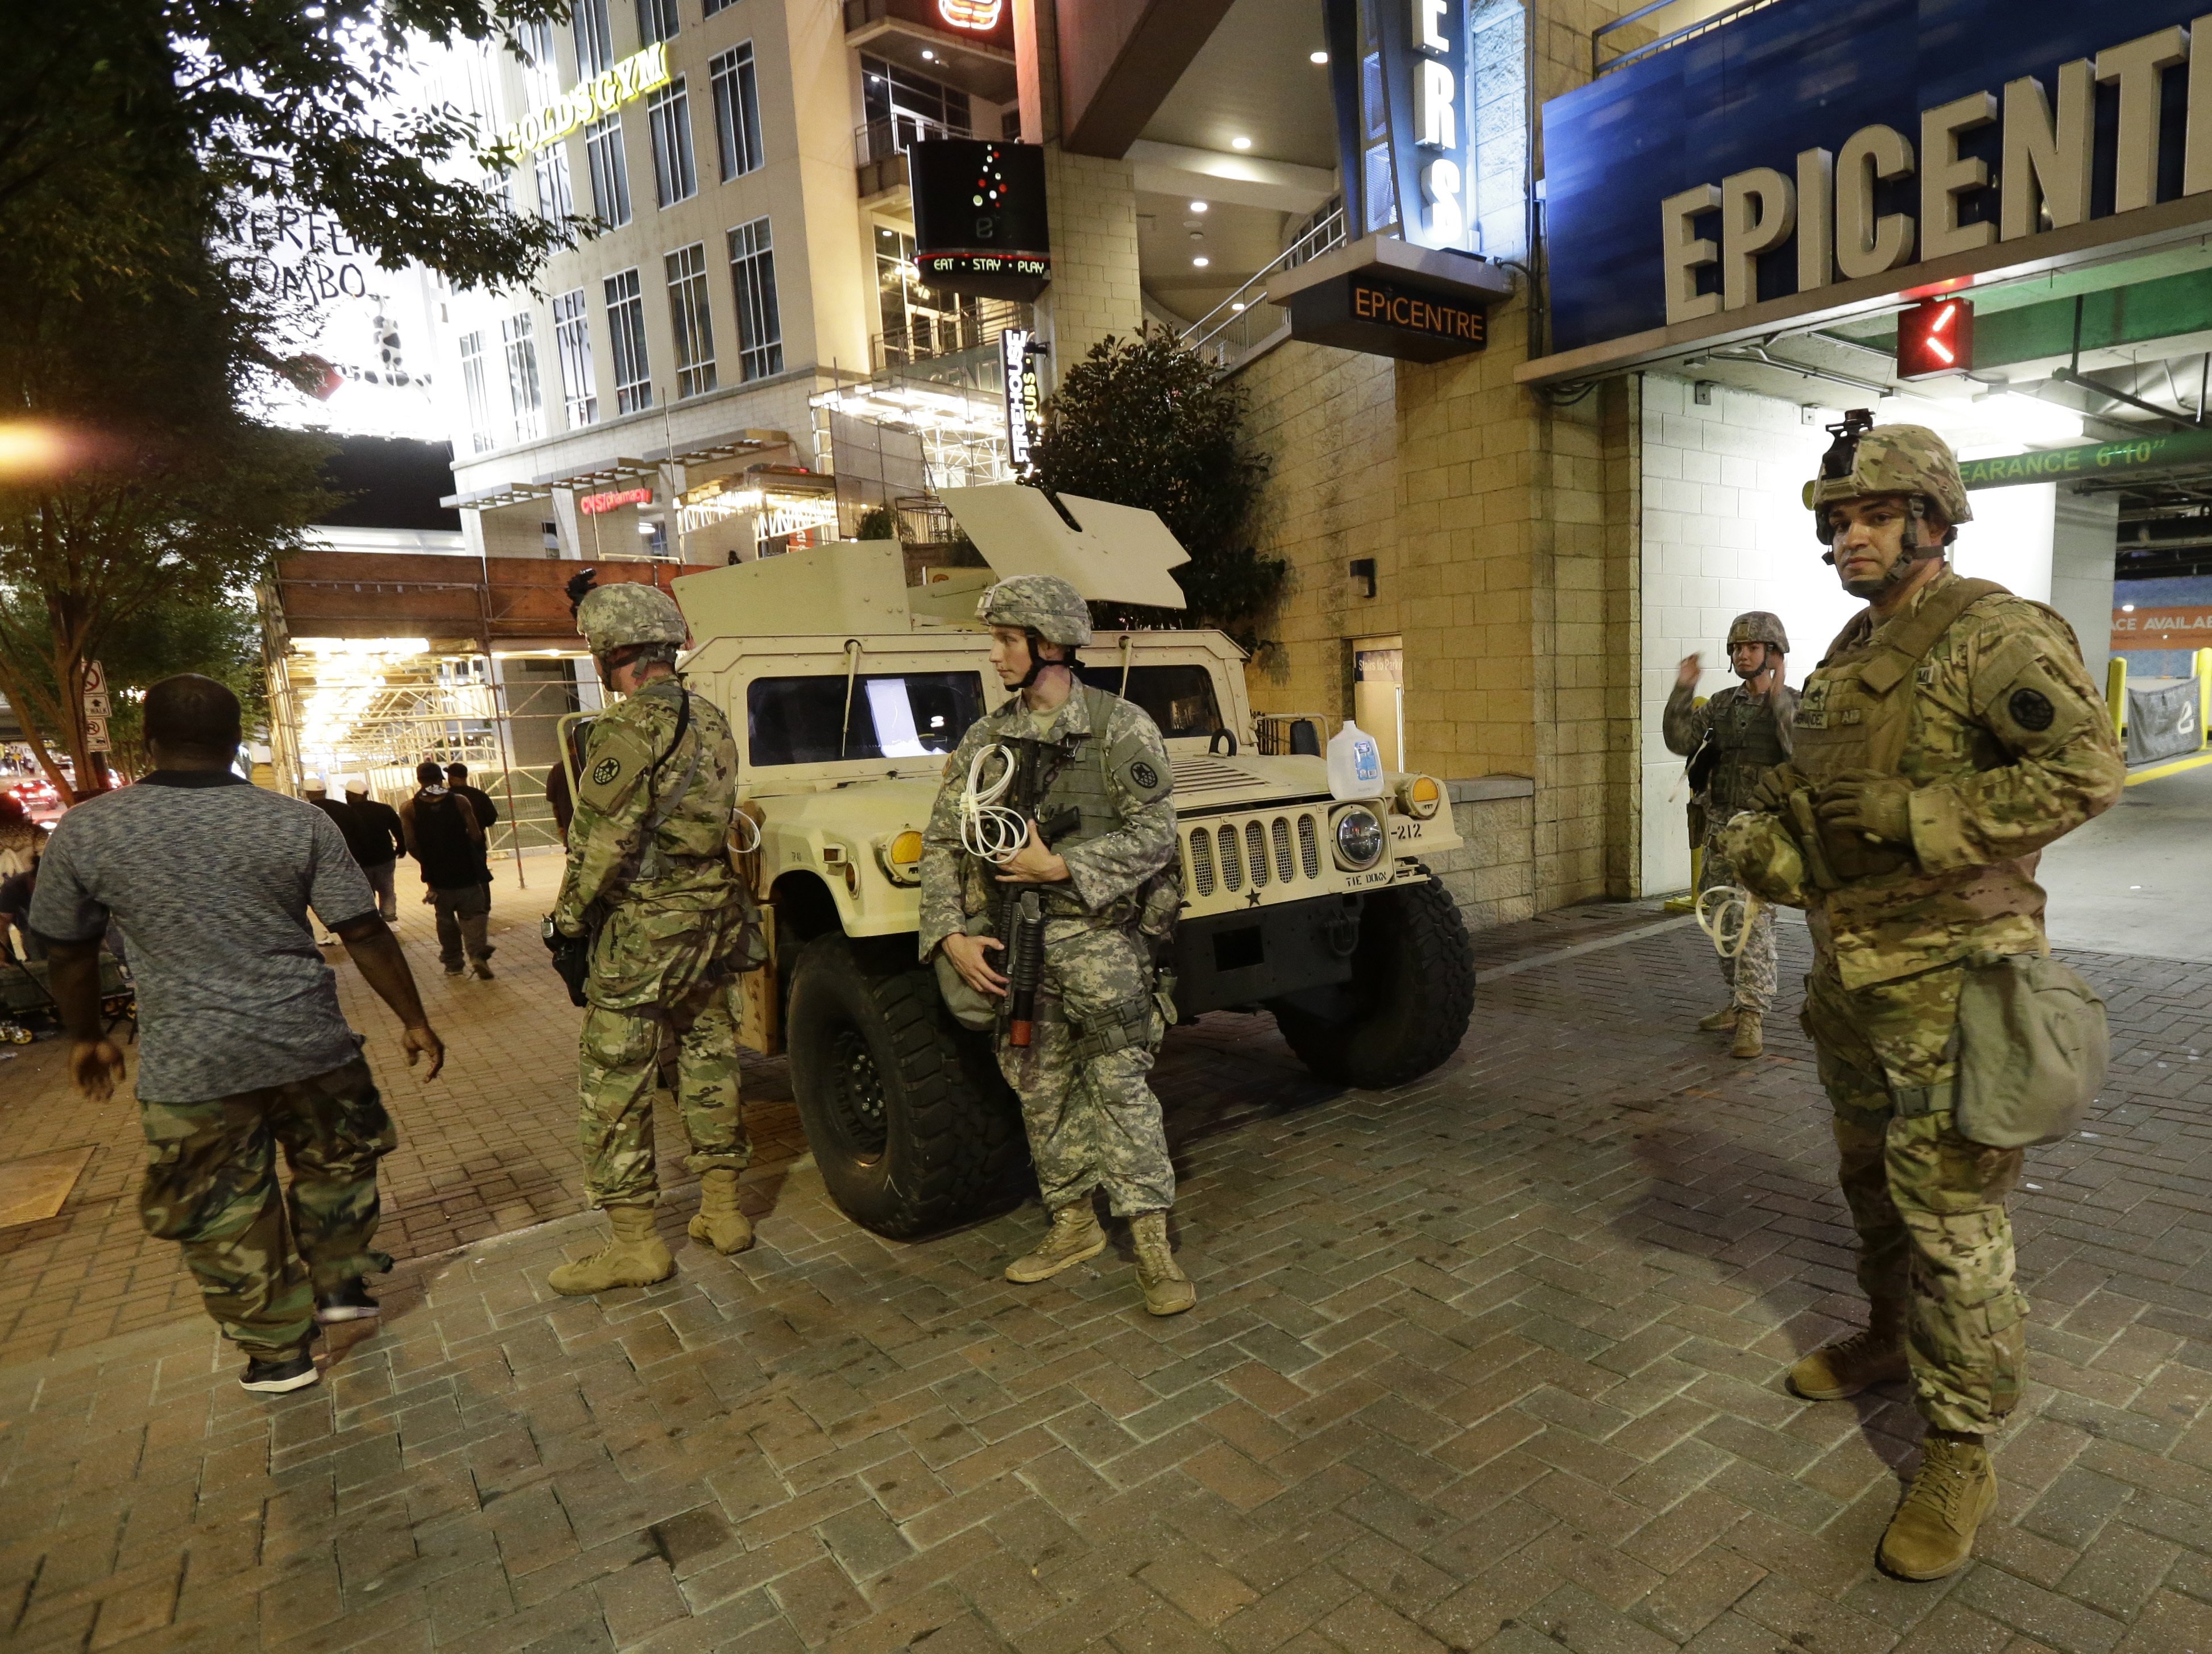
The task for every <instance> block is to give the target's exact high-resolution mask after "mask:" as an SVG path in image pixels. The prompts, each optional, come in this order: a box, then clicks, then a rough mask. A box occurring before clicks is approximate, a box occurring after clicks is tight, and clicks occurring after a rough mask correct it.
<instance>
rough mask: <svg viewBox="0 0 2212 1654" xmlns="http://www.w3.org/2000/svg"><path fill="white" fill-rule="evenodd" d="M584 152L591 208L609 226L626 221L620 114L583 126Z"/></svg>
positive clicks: (626, 186)
mask: <svg viewBox="0 0 2212 1654" xmlns="http://www.w3.org/2000/svg"><path fill="white" fill-rule="evenodd" d="M584 155H585V159H586V160H587V161H590V162H591V167H592V210H593V211H594V212H596V213H598V214H599V216H600V217H601V218H603V219H605V221H606V222H607V224H608V227H609V228H619V227H620V226H622V225H623V224H627V223H628V222H629V172H628V171H627V170H626V169H625V168H624V167H623V138H622V116H621V115H620V114H612V115H609V116H607V117H606V118H605V119H603V120H595V121H593V122H592V124H591V125H589V126H586V128H585V129H584Z"/></svg>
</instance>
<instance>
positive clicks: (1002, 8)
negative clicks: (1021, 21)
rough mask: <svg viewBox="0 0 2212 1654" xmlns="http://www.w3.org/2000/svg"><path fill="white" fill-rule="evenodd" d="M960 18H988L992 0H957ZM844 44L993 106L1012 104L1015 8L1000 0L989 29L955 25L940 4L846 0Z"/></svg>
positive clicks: (927, 0) (924, 0)
mask: <svg viewBox="0 0 2212 1654" xmlns="http://www.w3.org/2000/svg"><path fill="white" fill-rule="evenodd" d="M953 9H955V10H956V11H957V12H958V13H959V14H960V15H962V16H963V17H968V18H972V19H978V20H980V19H981V17H984V16H987V15H989V14H990V11H991V7H990V4H989V0H953ZM845 44H846V45H847V46H866V48H867V49H868V51H869V52H870V53H871V54H872V55H873V56H876V57H878V58H885V59H887V60H888V61H890V62H891V63H895V64H902V65H903V66H904V67H906V68H908V69H911V70H914V71H915V73H916V74H919V75H926V76H928V77H929V78H930V79H931V80H934V81H943V82H945V83H946V84H947V85H950V86H957V87H958V88H960V89H961V90H962V91H963V92H967V93H969V94H972V95H974V96H975V97H979V98H987V99H988V100H990V101H991V102H993V103H998V104H1006V103H1012V101H1013V100H1014V5H1013V0H1001V3H1000V5H999V6H998V8H997V17H996V19H995V21H994V23H993V25H992V27H988V28H981V29H979V28H975V27H964V26H963V27H954V26H953V25H952V24H951V23H949V22H948V21H946V17H945V11H944V10H943V9H940V7H939V0H845Z"/></svg>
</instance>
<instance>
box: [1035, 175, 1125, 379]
mask: <svg viewBox="0 0 2212 1654" xmlns="http://www.w3.org/2000/svg"><path fill="white" fill-rule="evenodd" d="M1044 155H1045V160H1044V166H1045V198H1046V200H1047V202H1048V204H1049V207H1050V210H1051V214H1052V245H1053V253H1052V285H1051V286H1050V287H1048V288H1047V289H1045V292H1044V296H1043V297H1042V299H1041V300H1039V301H1038V303H1037V331H1038V332H1039V333H1040V334H1042V336H1043V337H1044V341H1045V343H1046V344H1048V346H1049V347H1050V348H1051V350H1052V356H1051V360H1050V362H1049V365H1048V368H1049V376H1048V389H1049V387H1050V386H1051V385H1056V384H1058V383H1059V381H1060V375H1061V374H1065V373H1066V372H1067V370H1068V369H1069V368H1073V366H1075V364H1076V363H1077V362H1080V361H1082V360H1083V357H1084V354H1085V352H1086V351H1088V350H1090V349H1091V346H1092V345H1094V344H1097V343H1098V342H1099V341H1100V340H1101V339H1103V338H1105V337H1108V336H1109V335H1116V336H1119V337H1124V338H1126V337H1128V336H1129V335H1130V334H1132V333H1134V332H1135V331H1137V330H1138V328H1139V326H1141V325H1143V323H1144V319H1145V295H1144V289H1143V288H1142V287H1141V286H1140V285H1139V282H1138V278H1137V185H1136V170H1135V168H1134V167H1133V166H1132V165H1131V164H1130V163H1129V162H1127V161H1107V160H1103V159H1101V158H1100V157H1099V156H1097V155H1073V154H1070V153H1069V152H1068V151H1067V150H1065V149H1061V148H1060V146H1059V145H1058V144H1057V143H1054V144H1048V145H1047V146H1046V148H1045V152H1044Z"/></svg>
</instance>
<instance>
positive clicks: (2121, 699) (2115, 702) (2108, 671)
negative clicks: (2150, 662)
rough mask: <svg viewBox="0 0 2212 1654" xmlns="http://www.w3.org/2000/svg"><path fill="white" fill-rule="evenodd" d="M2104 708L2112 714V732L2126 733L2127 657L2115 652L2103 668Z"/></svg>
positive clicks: (2116, 733) (2117, 733)
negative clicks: (2109, 662)
mask: <svg viewBox="0 0 2212 1654" xmlns="http://www.w3.org/2000/svg"><path fill="white" fill-rule="evenodd" d="M2105 709H2106V712H2108V713H2110V714H2111V715H2112V733H2113V734H2115V735H2124V734H2126V733H2128V658H2127V656H2125V655H2124V654H2116V655H2114V656H2113V657H2112V661H2111V664H2109V665H2108V666H2106V668H2105Z"/></svg>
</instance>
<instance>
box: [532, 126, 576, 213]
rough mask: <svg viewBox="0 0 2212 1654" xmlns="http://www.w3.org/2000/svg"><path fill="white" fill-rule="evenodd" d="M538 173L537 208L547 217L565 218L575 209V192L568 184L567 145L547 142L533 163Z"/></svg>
mask: <svg viewBox="0 0 2212 1654" xmlns="http://www.w3.org/2000/svg"><path fill="white" fill-rule="evenodd" d="M533 170H534V171H535V172H536V173H537V174H538V212H539V213H540V214H541V215H543V216H545V217H547V218H566V217H568V215H569V214H571V213H573V212H574V211H575V210H576V197H575V192H574V191H573V190H572V189H571V188H570V187H569V185H568V144H566V143H549V144H547V145H546V146H545V147H544V149H540V150H539V151H538V159H537V161H535V162H534V163H533Z"/></svg>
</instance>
